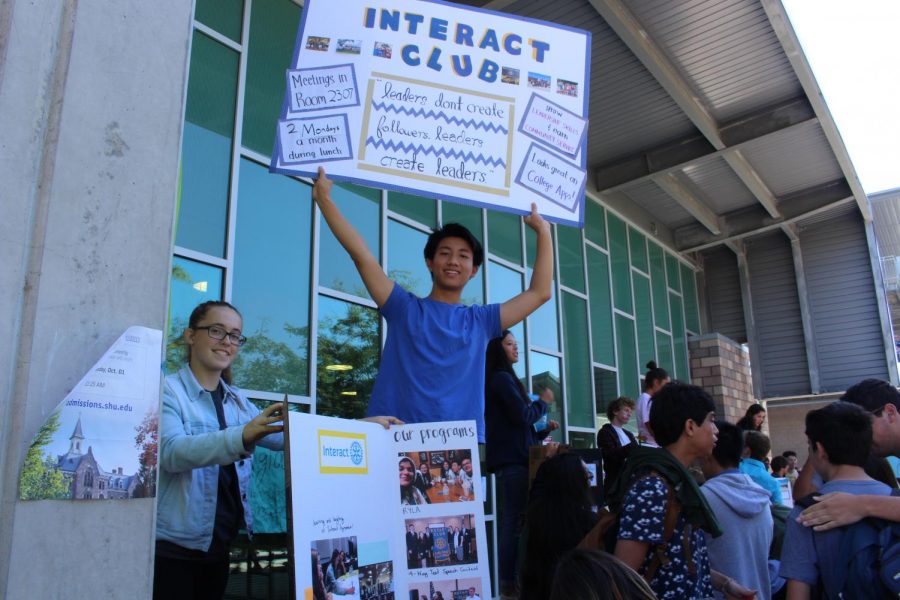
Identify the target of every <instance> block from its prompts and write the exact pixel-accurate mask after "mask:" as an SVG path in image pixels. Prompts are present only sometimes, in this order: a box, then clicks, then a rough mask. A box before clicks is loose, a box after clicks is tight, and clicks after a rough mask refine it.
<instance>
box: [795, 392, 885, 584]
mask: <svg viewBox="0 0 900 600" xmlns="http://www.w3.org/2000/svg"><path fill="white" fill-rule="evenodd" d="M806 437H807V439H808V440H809V460H810V462H811V463H812V465H813V467H814V468H815V470H816V472H817V473H818V474H819V475H821V476H822V479H824V480H825V481H826V482H827V483H826V484H825V485H824V486H822V488H821V489H820V490H819V494H827V493H829V492H845V493H849V494H853V495H875V496H888V495H890V493H891V488H889V487H888V486H887V485H885V484H883V483H881V482H879V481H875V480H874V479H872V478H871V477H869V476H868V475H866V472H865V468H864V467H865V464H866V460H867V459H868V457H869V448H870V447H871V445H872V421H871V416H870V415H869V414H868V413H867V412H866V411H864V410H863V409H862V408H860V407H859V406H856V405H854V404H851V403H849V402H835V403H833V404H829V405H828V406H826V407H825V408H820V409H819V410H812V411H810V412H809V413H807V415H806ZM801 510H802V508H801V507H799V506H797V507H794V509H793V510H792V511H791V514H790V516H789V517H788V519H787V527H786V529H785V537H784V548H783V550H782V553H781V572H780V575H781V576H782V577H784V578H785V579H787V580H788V588H787V598H788V600H808V598H809V597H810V593H811V589H812V586H814V585H815V584H816V582H817V581H821V583H822V587H823V588H824V591H825V592H826V593H828V595H829V597H832V596H834V597H836V596H837V594H838V593H840V592H841V590H839V589H835V588H836V587H837V584H836V583H835V581H834V578H835V575H836V574H837V573H840V572H843V571H844V570H845V569H844V568H843V566H844V565H845V564H846V562H847V560H848V557H846V556H841V555H840V548H841V541H842V539H843V536H844V534H845V533H846V531H847V529H848V528H849V527H853V525H849V526H848V527H840V528H837V529H831V530H828V531H813V530H812V529H808V528H806V527H804V526H803V525H801V524H799V523H798V522H797V516H798V515H799V514H800V512H801Z"/></svg>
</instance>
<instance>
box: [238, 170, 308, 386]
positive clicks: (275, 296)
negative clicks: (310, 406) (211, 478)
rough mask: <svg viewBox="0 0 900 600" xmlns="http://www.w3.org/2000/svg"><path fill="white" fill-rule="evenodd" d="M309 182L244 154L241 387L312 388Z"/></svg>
mask: <svg viewBox="0 0 900 600" xmlns="http://www.w3.org/2000/svg"><path fill="white" fill-rule="evenodd" d="M310 190H311V188H310V187H309V186H308V185H306V184H304V183H300V182H299V181H296V180H293V179H289V178H287V177H283V176H280V175H278V176H276V175H271V174H270V173H269V171H268V169H267V168H266V167H263V166H261V165H258V164H256V163H254V162H251V161H248V160H242V161H241V172H240V186H239V189H238V206H237V230H236V231H235V237H234V278H233V280H232V298H233V301H234V305H235V306H237V307H238V309H239V310H240V311H241V313H242V314H243V316H244V335H246V336H247V343H246V344H245V345H244V346H243V348H241V352H240V354H239V355H238V362H237V363H236V365H237V366H236V367H235V369H234V372H235V383H236V384H237V385H239V386H240V387H242V388H245V389H251V390H259V391H267V392H277V393H279V394H284V393H288V394H296V395H300V396H306V395H309V297H310V290H309V279H310V264H311V260H310V256H311V252H312V251H311V248H310V244H309V242H308V240H310V239H311V238H312V199H311V197H310Z"/></svg>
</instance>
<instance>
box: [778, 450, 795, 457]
mask: <svg viewBox="0 0 900 600" xmlns="http://www.w3.org/2000/svg"><path fill="white" fill-rule="evenodd" d="M781 455H782V456H783V457H785V458H790V457H792V456H797V453H796V452H794V451H793V450H785V451H784V452H782V453H781Z"/></svg>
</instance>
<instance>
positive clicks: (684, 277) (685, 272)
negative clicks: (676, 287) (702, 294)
mask: <svg viewBox="0 0 900 600" xmlns="http://www.w3.org/2000/svg"><path fill="white" fill-rule="evenodd" d="M681 285H682V291H683V294H684V318H685V322H686V324H687V329H688V330H689V331H692V332H694V333H697V334H699V333H700V312H699V307H698V306H697V283H696V278H695V277H694V271H693V270H692V269H691V268H690V267H688V266H687V265H681Z"/></svg>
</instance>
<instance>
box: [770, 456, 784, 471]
mask: <svg viewBox="0 0 900 600" xmlns="http://www.w3.org/2000/svg"><path fill="white" fill-rule="evenodd" d="M787 466H788V461H787V459H786V458H785V457H783V456H776V457H774V458H772V464H771V467H772V472H773V473H775V472H776V471H778V470H779V469H786V468H787Z"/></svg>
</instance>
